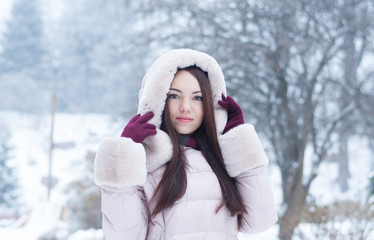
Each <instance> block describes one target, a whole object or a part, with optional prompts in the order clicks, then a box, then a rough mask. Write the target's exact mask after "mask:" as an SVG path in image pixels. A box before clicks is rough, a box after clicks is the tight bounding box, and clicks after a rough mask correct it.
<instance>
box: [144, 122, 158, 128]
mask: <svg viewBox="0 0 374 240" xmlns="http://www.w3.org/2000/svg"><path fill="white" fill-rule="evenodd" d="M142 127H143V129H156V125H154V124H151V123H145V124H143V125H142Z"/></svg>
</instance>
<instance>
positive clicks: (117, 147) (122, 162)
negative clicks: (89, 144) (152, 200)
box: [94, 137, 147, 187]
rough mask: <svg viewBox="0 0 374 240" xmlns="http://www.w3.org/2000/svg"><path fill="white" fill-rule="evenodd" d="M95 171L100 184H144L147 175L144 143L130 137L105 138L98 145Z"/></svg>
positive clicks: (119, 185) (124, 185)
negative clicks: (136, 141)
mask: <svg viewBox="0 0 374 240" xmlns="http://www.w3.org/2000/svg"><path fill="white" fill-rule="evenodd" d="M94 172H95V177H94V180H95V183H96V184H97V185H98V186H103V185H105V186H111V187H130V186H136V185H143V184H144V183H145V179H146V176H147V170H146V156H145V151H144V147H143V145H142V144H141V143H135V142H134V141H132V140H131V139H130V138H124V137H108V138H104V139H103V140H102V141H101V143H100V144H99V147H98V151H97V154H96V158H95V163H94Z"/></svg>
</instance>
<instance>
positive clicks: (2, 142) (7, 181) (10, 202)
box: [0, 129, 17, 207]
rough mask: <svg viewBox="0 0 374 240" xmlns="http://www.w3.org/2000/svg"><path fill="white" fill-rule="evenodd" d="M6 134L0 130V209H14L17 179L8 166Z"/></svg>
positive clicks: (8, 149)
mask: <svg viewBox="0 0 374 240" xmlns="http://www.w3.org/2000/svg"><path fill="white" fill-rule="evenodd" d="M8 139H9V136H8V133H7V131H5V130H4V129H0V207H14V206H15V205H16V202H15V200H16V199H17V195H16V189H17V179H16V177H15V175H14V168H13V167H11V166H10V165H9V160H10V159H11V158H10V156H9V152H10V150H11V148H10V147H9V145H8Z"/></svg>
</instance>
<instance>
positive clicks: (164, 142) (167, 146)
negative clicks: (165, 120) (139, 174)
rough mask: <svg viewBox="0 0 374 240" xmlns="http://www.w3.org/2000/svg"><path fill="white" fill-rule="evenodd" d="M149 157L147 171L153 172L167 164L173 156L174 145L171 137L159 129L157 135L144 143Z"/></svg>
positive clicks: (148, 138)
mask: <svg viewBox="0 0 374 240" xmlns="http://www.w3.org/2000/svg"><path fill="white" fill-rule="evenodd" d="M143 145H144V148H145V151H146V156H147V171H148V172H153V171H154V170H156V169H157V168H159V167H161V166H162V165H164V164H165V163H167V162H168V161H169V160H170V159H171V157H172V155H173V145H172V143H171V141H170V138H169V135H167V134H166V133H165V132H164V131H162V130H160V129H157V134H156V135H154V136H149V137H147V138H146V139H145V140H144V141H143Z"/></svg>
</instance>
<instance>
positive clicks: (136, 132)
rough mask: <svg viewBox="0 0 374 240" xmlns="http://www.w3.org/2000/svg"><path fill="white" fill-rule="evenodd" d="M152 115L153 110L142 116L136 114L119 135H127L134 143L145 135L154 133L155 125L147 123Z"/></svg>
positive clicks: (141, 139)
mask: <svg viewBox="0 0 374 240" xmlns="http://www.w3.org/2000/svg"><path fill="white" fill-rule="evenodd" d="M153 116H154V114H153V112H148V113H146V114H144V115H143V116H140V114H136V115H135V116H134V117H133V118H131V119H130V121H129V123H128V124H127V125H126V127H125V128H124V129H123V131H122V134H121V137H128V138H131V139H132V140H133V141H134V142H136V143H142V142H143V141H144V139H145V138H146V137H148V136H151V135H156V133H157V131H156V126H155V125H154V124H151V123H147V122H148V121H149V120H151V119H152V118H153Z"/></svg>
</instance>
